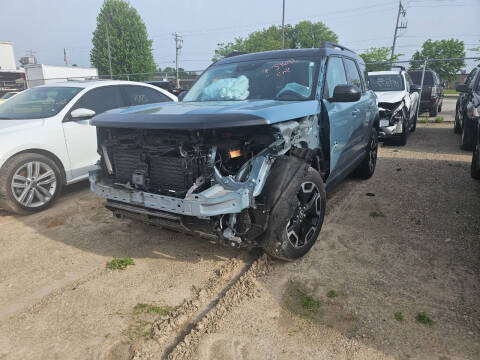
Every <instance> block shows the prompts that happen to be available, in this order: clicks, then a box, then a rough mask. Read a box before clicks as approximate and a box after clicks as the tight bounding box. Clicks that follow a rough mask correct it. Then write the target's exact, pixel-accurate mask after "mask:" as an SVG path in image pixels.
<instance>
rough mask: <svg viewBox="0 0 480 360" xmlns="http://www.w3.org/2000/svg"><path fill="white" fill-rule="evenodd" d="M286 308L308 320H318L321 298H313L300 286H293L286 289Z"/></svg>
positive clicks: (321, 303) (320, 314) (320, 313)
mask: <svg viewBox="0 0 480 360" xmlns="http://www.w3.org/2000/svg"><path fill="white" fill-rule="evenodd" d="M285 304H286V306H287V308H288V309H289V310H290V311H291V312H292V313H294V314H298V315H300V316H302V317H303V318H306V319H308V320H317V321H318V320H319V317H321V316H322V312H321V307H322V305H323V302H322V300H320V299H317V298H315V297H314V296H313V295H311V294H309V293H308V292H307V291H306V290H304V289H303V288H301V287H300V286H294V287H292V288H291V289H290V290H289V291H288V295H287V298H286V299H285Z"/></svg>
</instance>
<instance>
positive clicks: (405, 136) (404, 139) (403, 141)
mask: <svg viewBox="0 0 480 360" xmlns="http://www.w3.org/2000/svg"><path fill="white" fill-rule="evenodd" d="M407 119H408V117H407V116H406V115H405V114H404V117H403V124H404V126H403V129H402V130H403V132H402V133H401V134H400V136H398V137H397V138H395V144H397V145H400V146H405V145H407V139H408V128H409V127H410V124H409V121H408V120H407Z"/></svg>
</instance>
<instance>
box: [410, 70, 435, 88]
mask: <svg viewBox="0 0 480 360" xmlns="http://www.w3.org/2000/svg"><path fill="white" fill-rule="evenodd" d="M408 75H410V77H411V78H412V81H413V83H414V84H416V85H418V86H420V84H421V83H422V72H421V71H412V72H409V73H408ZM423 85H433V75H432V73H431V72H430V71H425V77H424V79H423Z"/></svg>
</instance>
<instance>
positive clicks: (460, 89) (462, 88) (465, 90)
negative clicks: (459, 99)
mask: <svg viewBox="0 0 480 360" xmlns="http://www.w3.org/2000/svg"><path fill="white" fill-rule="evenodd" d="M455 90H457V91H458V92H461V93H468V92H470V88H469V87H468V85H466V84H458V85H456V86H455Z"/></svg>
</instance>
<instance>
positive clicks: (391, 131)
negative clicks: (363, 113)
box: [378, 120, 403, 137]
mask: <svg viewBox="0 0 480 360" xmlns="http://www.w3.org/2000/svg"><path fill="white" fill-rule="evenodd" d="M387 121H388V120H387ZM379 128H380V131H379V134H378V135H379V136H380V137H390V136H394V135H397V134H401V133H403V123H402V121H399V122H397V123H396V124H393V125H388V126H380V127H379Z"/></svg>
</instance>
